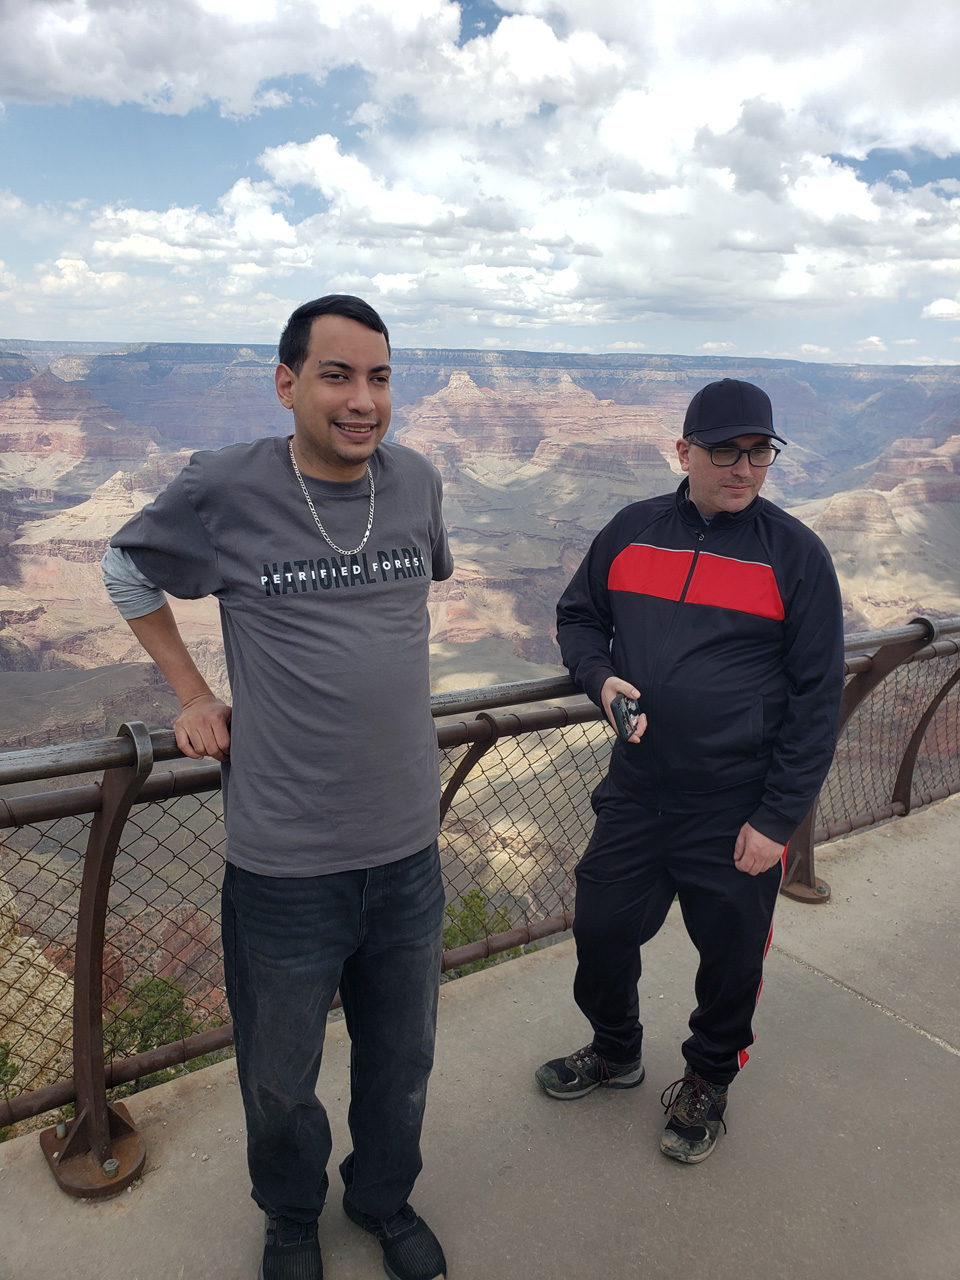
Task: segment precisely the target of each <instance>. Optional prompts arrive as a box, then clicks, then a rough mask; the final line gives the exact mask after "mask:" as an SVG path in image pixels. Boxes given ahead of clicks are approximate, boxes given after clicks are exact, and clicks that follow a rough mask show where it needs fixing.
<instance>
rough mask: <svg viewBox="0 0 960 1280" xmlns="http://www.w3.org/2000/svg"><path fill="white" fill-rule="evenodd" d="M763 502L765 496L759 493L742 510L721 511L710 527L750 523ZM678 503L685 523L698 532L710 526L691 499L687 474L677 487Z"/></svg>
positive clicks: (728, 526)
mask: <svg viewBox="0 0 960 1280" xmlns="http://www.w3.org/2000/svg"><path fill="white" fill-rule="evenodd" d="M763 502H764V500H763V498H761V496H760V495H759V494H757V496H756V497H755V498H754V500H753V501H752V502H751V503H750V505H749V507H744V509H743V510H742V511H720V512H718V514H717V515H715V516H714V517H713V519H712V520H711V521H710V525H709V528H711V529H731V528H734V527H736V526H737V525H746V524H750V523H751V521H753V520H755V519H756V517H757V516H758V515H759V514H760V511H761V510H762V508H763ZM676 504H677V511H678V513H679V515H680V519H681V520H682V521H683V522H684V524H688V525H690V526H691V528H694V529H696V530H697V532H698V533H699V532H702V531H703V530H704V529H706V528H707V527H708V526H707V523H706V521H705V520H704V518H703V516H701V514H700V512H699V511H698V510H697V508H696V506H695V505H694V503H692V502H691V501H690V480H689V478H688V477H687V476H684V478H683V480H682V481H681V483H680V487H679V488H678V489H677V493H676Z"/></svg>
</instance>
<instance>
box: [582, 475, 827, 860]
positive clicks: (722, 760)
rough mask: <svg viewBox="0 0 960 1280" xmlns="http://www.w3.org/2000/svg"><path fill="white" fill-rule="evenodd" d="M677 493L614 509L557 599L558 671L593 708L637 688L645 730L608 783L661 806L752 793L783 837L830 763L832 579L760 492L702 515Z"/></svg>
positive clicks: (812, 537) (721, 802) (773, 834)
mask: <svg viewBox="0 0 960 1280" xmlns="http://www.w3.org/2000/svg"><path fill="white" fill-rule="evenodd" d="M687 492H688V482H687V481H686V480H684V482H683V483H682V484H681V486H680V488H679V490H678V491H677V493H676V494H665V495H664V496H663V497H659V498H650V499H648V500H647V501H645V502H636V503H634V504H633V505H632V506H629V507H625V508H624V509H623V510H622V511H621V512H619V513H618V514H617V515H616V516H614V518H613V519H612V520H611V521H610V523H609V524H608V525H607V526H606V528H605V529H603V530H602V531H601V532H600V533H599V534H598V535H597V537H596V538H595V539H594V542H593V545H592V546H591V548H590V550H589V551H588V553H587V555H586V558H585V559H584V561H583V563H582V564H581V566H580V568H579V569H578V570H577V572H576V574H575V575H574V577H573V580H572V581H571V583H570V585H569V586H568V587H567V589H566V591H565V592H564V593H563V596H562V597H561V599H560V603H559V604H558V606H557V620H558V621H557V638H558V639H559V641H560V651H561V653H562V655H563V660H564V662H565V663H566V665H567V667H568V668H569V671H570V674H571V676H572V677H573V679H574V680H575V681H576V683H577V684H578V685H579V686H580V688H581V689H583V691H584V692H585V693H586V694H587V695H588V696H589V697H590V698H591V699H592V700H593V701H594V702H595V703H597V705H598V706H599V705H600V689H601V686H602V685H603V682H604V681H605V680H606V679H607V678H608V677H609V676H620V677H621V678H622V679H624V680H629V681H630V682H631V683H632V684H634V685H636V687H637V688H638V689H639V690H640V693H641V709H642V710H643V711H645V712H646V715H647V731H646V733H645V734H644V736H643V738H642V739H641V741H640V742H639V743H624V742H621V741H620V740H619V739H618V740H617V741H616V743H615V744H614V749H613V757H612V760H611V764H610V782H611V783H612V784H613V785H614V786H615V787H616V789H617V790H618V791H620V792H621V793H623V794H626V795H632V796H635V797H636V798H637V800H638V801H639V802H640V803H642V804H645V805H648V806H652V807H654V808H657V809H659V810H661V811H664V812H679V813H682V812H686V811H688V810H696V811H704V812H707V811H711V810H716V809H721V808H727V807H733V806H735V805H746V806H747V808H748V809H749V807H750V806H751V805H753V806H754V809H753V812H752V815H751V816H750V817H749V818H748V821H749V822H750V824H751V825H752V826H753V827H755V828H756V830H758V831H760V832H761V833H762V834H763V835H765V836H768V837H770V838H771V839H773V840H776V841H778V842H779V843H782V844H785V843H786V842H787V841H788V840H789V839H790V837H791V835H792V834H793V832H794V831H795V830H796V828H797V826H798V825H799V824H800V822H801V820H802V819H803V817H804V815H805V813H806V812H807V810H808V809H809V807H810V805H811V804H812V803H813V800H814V798H815V797H816V795H817V792H818V791H819V789H820V786H821V784H822V782H823V780H824V778H825V777H826V775H827V770H828V769H829V768H830V762H831V760H832V758H833V752H834V748H835V746H836V725H837V716H838V712H839V707H840V696H841V693H842V689H843V619H842V611H841V602H840V589H839V586H838V585H837V577H836V574H835V572H834V569H833V563H832V562H831V560H830V553H829V552H828V551H827V549H826V547H825V546H824V545H823V543H822V542H821V541H820V539H819V538H818V537H817V536H816V534H815V533H813V532H811V530H809V529H808V528H807V527H806V526H805V525H803V524H801V523H800V521H799V520H796V519H795V518H794V517H793V516H790V515H788V514H787V513H786V512H785V511H782V510H781V509H780V508H779V507H776V506H774V505H773V504H772V503H770V502H767V501H765V500H764V499H763V498H761V497H757V498H755V499H754V500H753V502H752V503H751V504H750V506H749V507H747V508H746V509H745V510H743V511H739V512H736V513H729V512H721V513H720V514H719V515H716V516H714V517H713V519H712V520H711V521H710V523H709V525H708V524H706V523H705V522H704V521H703V520H702V519H701V517H700V513H699V512H698V511H697V508H696V507H695V506H694V504H693V503H692V502H691V501H690V500H689V498H688V497H687Z"/></svg>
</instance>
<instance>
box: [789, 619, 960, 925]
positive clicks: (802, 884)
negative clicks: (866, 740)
mask: <svg viewBox="0 0 960 1280" xmlns="http://www.w3.org/2000/svg"><path fill="white" fill-rule="evenodd" d="M910 621H911V623H915V622H916V623H920V624H922V625H923V626H925V627H926V628H927V633H926V635H923V636H920V637H919V638H918V639H914V640H901V641H900V642H899V643H898V644H890V645H884V646H883V647H882V648H880V649H878V650H877V652H876V653H875V654H874V655H873V657H872V659H871V661H870V666H869V667H868V668H867V670H866V671H860V672H858V673H857V674H856V675H855V676H854V677H853V678H852V679H850V680H848V681H847V683H846V685H845V686H844V690H843V700H842V701H841V704H840V720H839V724H838V726H837V737H838V738H839V736H840V734H841V733H842V732H843V730H844V729H845V728H846V725H847V721H848V720H849V719H850V717H851V716H852V715H853V713H854V711H856V709H857V707H859V706H860V704H861V702H863V700H864V699H865V698H866V696H867V694H869V693H872V692H873V690H874V689H875V688H876V687H877V685H879V684H882V683H883V681H884V680H886V678H887V676H888V675H889V674H890V672H891V671H894V670H896V668H897V667H899V666H901V665H902V664H903V663H904V662H906V661H907V659H908V658H911V657H912V656H913V655H914V654H915V653H917V652H918V650H920V649H923V648H924V647H925V646H926V645H928V644H929V643H930V641H931V640H933V639H935V638H936V635H937V631H938V628H937V624H936V623H935V622H934V621H933V620H932V619H930V618H911V620H910ZM918 746H919V744H918ZM819 798H820V797H819V795H818V796H817V799H816V800H814V802H813V804H812V805H811V806H810V810H809V812H808V813H807V815H806V817H805V818H804V819H803V821H802V822H801V824H800V826H799V827H798V828H797V830H796V832H795V833H794V835H793V837H792V839H791V841H790V845H789V847H788V852H787V859H788V860H787V870H786V874H785V875H784V877H783V884H782V885H781V887H780V892H781V893H782V894H783V895H784V897H787V898H793V899H794V901H796V902H808V903H821V902H829V901H830V886H829V885H828V884H827V882H826V880H821V879H820V878H819V877H818V876H817V871H816V866H815V862H814V853H813V832H814V826H815V823H816V817H817V803H818V801H819Z"/></svg>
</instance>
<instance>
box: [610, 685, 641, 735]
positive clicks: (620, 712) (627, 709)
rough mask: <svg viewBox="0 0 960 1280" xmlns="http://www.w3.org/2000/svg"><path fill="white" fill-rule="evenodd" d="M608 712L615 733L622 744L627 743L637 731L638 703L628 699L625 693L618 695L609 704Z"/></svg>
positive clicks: (633, 699) (634, 699) (635, 700)
mask: <svg viewBox="0 0 960 1280" xmlns="http://www.w3.org/2000/svg"><path fill="white" fill-rule="evenodd" d="M610 710H611V711H612V712H613V718H614V721H615V722H616V725H617V733H618V734H619V735H620V737H621V738H622V739H623V740H624V742H629V741H630V739H631V737H632V736H633V735H634V734H635V733H636V731H637V721H638V720H639V719H640V703H639V702H638V701H637V699H636V698H628V697H627V695H626V694H625V693H618V694H617V696H616V697H615V698H614V700H613V701H612V702H611V703H610Z"/></svg>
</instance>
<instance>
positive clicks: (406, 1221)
mask: <svg viewBox="0 0 960 1280" xmlns="http://www.w3.org/2000/svg"><path fill="white" fill-rule="evenodd" d="M416 1222H417V1215H416V1213H415V1212H414V1210H413V1209H411V1207H410V1205H408V1204H405V1205H404V1206H403V1207H402V1208H400V1209H398V1210H397V1212H396V1213H394V1214H392V1215H391V1217H389V1218H383V1219H382V1220H381V1223H380V1227H381V1230H382V1231H383V1233H384V1235H387V1236H398V1235H400V1234H401V1233H402V1232H404V1231H409V1230H410V1228H411V1227H412V1226H415V1225H416Z"/></svg>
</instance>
